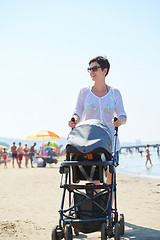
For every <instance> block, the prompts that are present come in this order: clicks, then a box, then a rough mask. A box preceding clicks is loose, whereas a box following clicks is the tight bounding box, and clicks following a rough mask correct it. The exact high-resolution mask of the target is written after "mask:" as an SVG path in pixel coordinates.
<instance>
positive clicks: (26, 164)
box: [23, 143, 29, 168]
mask: <svg viewBox="0 0 160 240" xmlns="http://www.w3.org/2000/svg"><path fill="white" fill-rule="evenodd" d="M23 151H24V159H25V167H26V168H28V160H29V148H28V147H27V143H26V144H25V147H24V149H23Z"/></svg>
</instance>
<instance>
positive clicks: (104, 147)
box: [52, 120, 124, 240]
mask: <svg viewBox="0 0 160 240" xmlns="http://www.w3.org/2000/svg"><path fill="white" fill-rule="evenodd" d="M116 166H117V162H116V157H115V155H112V137H111V132H110V130H109V128H108V127H107V126H106V125H105V124H104V123H102V122H101V121H99V120H87V121H85V122H84V123H82V124H79V125H77V127H76V128H74V129H73V130H72V131H71V133H70V134H69V136H68V140H67V145H66V160H65V161H64V162H63V163H62V165H61V167H60V173H61V174H62V180H61V183H60V187H61V188H63V194H62V202H61V208H60V210H59V214H60V219H59V225H57V226H56V227H55V228H54V229H53V231H52V240H55V239H63V238H65V240H70V239H72V238H73V233H72V229H74V233H75V235H78V234H79V232H82V233H91V232H95V231H99V230H100V231H101V239H107V237H109V238H111V237H113V236H114V238H115V239H120V234H124V215H123V214H121V215H120V219H118V212H117V203H116V171H115V167H116ZM108 172H109V173H110V174H111V175H112V177H111V183H110V184H107V183H106V181H105V180H106V175H107V173H108ZM64 175H65V178H64V179H63V176H64ZM94 181H99V185H96V184H95V183H94ZM67 193H68V201H67V207H64V206H65V203H66V195H67ZM113 194H114V200H113ZM113 202H114V207H113Z"/></svg>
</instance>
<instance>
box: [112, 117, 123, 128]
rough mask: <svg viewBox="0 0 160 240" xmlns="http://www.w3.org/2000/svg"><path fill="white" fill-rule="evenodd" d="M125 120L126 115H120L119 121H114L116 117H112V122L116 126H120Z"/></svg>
mask: <svg viewBox="0 0 160 240" xmlns="http://www.w3.org/2000/svg"><path fill="white" fill-rule="evenodd" d="M125 122H126V116H124V115H122V116H120V117H119V118H118V120H117V121H114V119H112V123H113V125H114V126H115V127H119V126H121V125H122V124H123V123H125Z"/></svg>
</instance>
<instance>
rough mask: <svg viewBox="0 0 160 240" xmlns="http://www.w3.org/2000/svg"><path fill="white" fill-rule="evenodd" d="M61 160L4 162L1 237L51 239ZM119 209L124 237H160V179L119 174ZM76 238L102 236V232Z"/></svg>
mask: <svg viewBox="0 0 160 240" xmlns="http://www.w3.org/2000/svg"><path fill="white" fill-rule="evenodd" d="M59 164H60V163H58V164H57V165H55V164H52V166H49V165H47V166H46V168H36V167H35V168H28V169H26V168H25V167H24V165H23V168H22V169H18V167H17V166H15V168H14V169H13V168H12V166H11V163H9V164H8V168H7V169H4V165H3V164H2V165H1V166H0V239H1V240H3V239H5V240H10V239H12V240H14V239H15V240H23V239H24V240H49V239H51V231H52V228H53V226H54V225H57V224H58V220H59V215H58V209H59V208H60V203H61V194H62V190H60V188H59V184H60V174H59ZM117 183H118V212H119V213H123V214H124V215H125V224H126V227H125V229H126V231H125V234H124V236H123V237H121V239H126V240H127V239H138V240H140V239H142V240H147V239H148V240H149V239H155V240H156V239H157V240H158V239H160V180H153V179H146V178H139V177H133V176H129V175H123V174H117ZM74 239H88V240H89V239H91V240H96V239H101V234H100V232H95V233H92V234H80V235H79V236H78V237H76V236H74Z"/></svg>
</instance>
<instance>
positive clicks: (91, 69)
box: [87, 66, 101, 72]
mask: <svg viewBox="0 0 160 240" xmlns="http://www.w3.org/2000/svg"><path fill="white" fill-rule="evenodd" d="M98 68H101V67H99V66H94V67H92V68H90V67H89V68H87V70H88V72H91V71H93V72H97V71H98Z"/></svg>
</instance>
